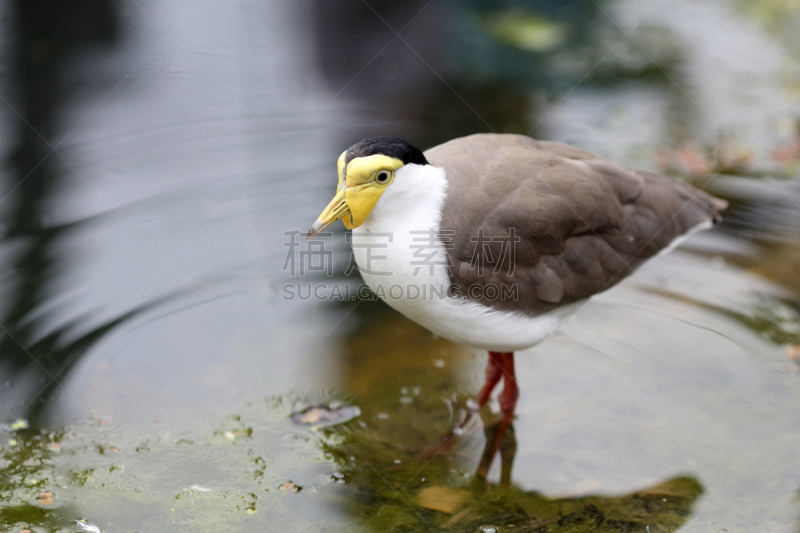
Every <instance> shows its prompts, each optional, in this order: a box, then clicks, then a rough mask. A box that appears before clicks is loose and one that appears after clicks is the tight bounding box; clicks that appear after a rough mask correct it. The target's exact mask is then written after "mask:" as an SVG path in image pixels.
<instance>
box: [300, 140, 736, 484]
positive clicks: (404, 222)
mask: <svg viewBox="0 0 800 533" xmlns="http://www.w3.org/2000/svg"><path fill="white" fill-rule="evenodd" d="M338 173H339V185H338V188H337V192H336V196H335V197H334V198H333V200H331V202H330V204H329V205H328V207H326V208H325V210H324V211H323V212H322V214H321V215H320V216H319V218H318V219H317V221H316V222H315V223H314V225H313V227H312V228H311V230H310V231H309V232H308V238H309V239H310V238H312V237H314V236H315V235H317V234H318V233H320V232H321V231H322V230H324V229H325V228H327V227H328V226H330V225H331V224H333V223H334V222H335V221H337V220H339V219H343V221H344V224H345V226H347V228H348V229H352V246H353V254H354V256H355V260H356V263H357V264H358V267H359V270H360V272H361V275H362V277H363V278H364V281H365V282H366V283H367V284H368V285H369V287H370V288H371V289H372V291H373V292H375V293H376V294H377V295H378V296H379V297H380V298H381V299H383V300H384V301H385V302H386V303H388V304H389V305H390V306H391V307H393V308H394V309H396V310H397V311H399V312H400V313H402V314H403V315H405V316H406V317H408V318H409V319H411V320H413V321H415V322H417V323H419V324H421V325H422V326H424V327H425V328H427V329H429V330H430V331H432V332H433V333H435V334H436V335H439V336H441V337H444V338H446V339H450V340H452V341H454V342H457V343H460V344H463V345H466V346H471V347H473V348H478V349H482V350H487V351H488V352H489V362H488V365H487V367H486V381H485V384H484V386H483V389H482V390H481V392H480V394H479V396H478V398H477V402H476V404H477V405H476V406H475V407H476V408H480V407H482V406H483V405H484V404H485V403H486V402H487V400H488V399H489V396H490V394H491V392H492V390H493V389H494V387H495V385H497V383H498V382H499V381H500V379H501V378H503V379H504V386H503V390H502V392H501V393H500V395H499V397H498V400H499V403H500V409H501V414H500V420H499V422H498V424H497V428H496V431H495V432H494V436H493V437H492V438H491V442H489V443H487V450H488V457H489V463H486V464H482V465H481V467H480V468H479V473H483V474H485V472H486V471H487V470H488V468H489V465H490V463H491V457H492V456H493V455H494V452H495V451H496V450H497V448H498V447H499V446H500V442H501V440H502V438H503V434H504V433H505V431H506V429H507V428H508V426H509V425H510V424H511V421H512V418H513V415H514V408H515V405H516V402H517V397H518V396H519V390H518V388H517V383H516V378H515V375H514V359H513V357H514V352H515V351H518V350H522V349H525V348H529V347H531V346H535V345H536V344H538V343H540V342H541V341H542V340H544V339H546V338H547V337H548V336H549V335H551V334H552V333H553V332H554V331H555V330H556V329H557V328H558V326H559V324H560V323H561V322H562V321H563V320H564V318H566V317H567V316H568V315H569V314H571V313H572V312H574V311H575V309H576V306H577V305H579V304H580V302H583V301H585V300H586V299H588V298H590V297H591V296H593V295H595V294H598V293H600V292H602V291H604V290H606V289H609V288H610V287H612V286H613V285H615V284H616V283H618V282H619V281H621V280H622V279H623V278H625V277H626V276H628V275H629V274H631V273H632V272H633V271H634V269H636V267H638V266H639V265H641V264H642V263H643V262H644V261H645V260H647V259H649V258H651V257H653V256H655V255H657V254H659V253H660V252H664V251H666V250H668V249H670V247H671V246H673V245H674V244H675V243H676V241H678V240H679V239H680V238H681V237H685V236H687V235H688V234H690V233H692V232H693V231H697V230H700V229H704V228H708V227H710V226H711V225H712V224H714V223H715V222H718V221H719V220H720V216H719V214H718V212H719V211H721V210H723V209H724V208H725V207H726V205H727V204H726V202H724V201H723V200H720V199H717V198H714V197H712V196H710V195H708V194H706V193H704V192H703V191H700V190H698V189H695V188H694V187H692V186H690V185H688V184H686V183H683V182H681V181H677V180H674V179H671V178H667V177H664V176H660V175H657V174H653V173H650V172H645V171H641V170H634V169H631V168H628V167H625V166H623V165H620V164H617V163H614V162H612V161H609V160H607V159H603V158H602V157H599V156H597V155H594V154H592V153H589V152H586V151H584V150H580V149H578V148H573V147H571V146H567V145H564V144H559V143H555V142H544V141H536V140H534V139H532V138H530V137H526V136H522V135H503V134H476V135H470V136H468V137H462V138H458V139H454V140H452V141H449V142H446V143H444V144H441V145H439V146H436V147H434V148H431V149H429V150H427V151H425V152H422V151H420V150H419V149H417V148H415V147H414V146H412V145H410V144H409V143H407V142H405V141H403V140H401V139H397V138H392V137H375V138H370V139H365V140H363V141H361V142H359V143H357V144H354V145H353V146H351V147H350V148H348V149H347V150H346V151H345V152H344V153H342V155H341V156H340V157H339V161H338ZM473 412H474V411H473ZM468 416H469V415H468ZM485 456H486V455H485Z"/></svg>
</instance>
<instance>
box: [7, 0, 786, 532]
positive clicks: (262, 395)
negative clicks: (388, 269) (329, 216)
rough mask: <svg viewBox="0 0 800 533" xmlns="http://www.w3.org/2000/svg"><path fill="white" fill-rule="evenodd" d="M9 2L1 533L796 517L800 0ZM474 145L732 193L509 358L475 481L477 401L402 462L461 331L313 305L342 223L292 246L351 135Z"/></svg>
mask: <svg viewBox="0 0 800 533" xmlns="http://www.w3.org/2000/svg"><path fill="white" fill-rule="evenodd" d="M0 22H1V24H0V291H2V298H0V413H2V414H1V415H0V424H2V427H3V432H2V433H1V434H0V529H3V530H4V531H14V532H19V531H23V530H26V529H27V530H31V531H37V532H38V531H48V532H49V531H79V530H81V528H84V527H89V526H88V525H86V526H82V525H81V524H77V523H76V522H75V521H76V520H85V521H86V522H87V523H88V524H93V525H95V526H96V527H99V528H100V529H101V530H103V531H131V532H133V531H140V532H143V531H187V530H192V531H209V532H210V531H218V530H222V529H224V530H227V531H254V530H257V531H261V530H264V531H267V530H275V531H277V530H291V531H310V532H317V531H382V532H383V531H439V530H446V531H470V532H477V531H484V532H486V533H492V532H497V531H551V532H560V531H588V530H593V529H594V530H601V531H644V530H645V528H648V529H647V531H650V532H653V533H655V532H658V531H674V530H676V529H678V528H682V530H685V531H797V529H798V527H800V504H798V500H797V498H798V496H797V495H798V489H800V458H799V457H798V456H797V455H798V454H797V450H798V449H800V377H798V360H799V359H800V321H798V316H800V297H799V296H798V293H799V292H800V233H799V231H800V181H798V172H800V164H799V162H800V55H798V50H800V42H799V41H798V35H800V31H798V30H800V4H798V3H797V2H796V1H794V0H738V1H737V0H699V1H698V0H693V1H688V0H685V1H684V0H640V1H636V2H634V1H631V0H567V1H554V0H553V1H549V0H420V1H417V0H410V1H407V2H402V3H401V2H390V1H388V0H294V1H291V2H289V1H276V0H266V1H264V2H248V1H231V2H222V1H220V0H180V1H173V2H158V1H155V0H58V1H56V0H39V1H36V2H33V1H22V0H19V1H10V0H6V1H5V2H2V3H0ZM477 132H500V133H502V132H505V133H521V134H527V135H531V136H533V137H535V138H538V139H543V140H553V141H560V142H566V143H569V144H573V145H575V146H579V147H581V148H584V149H586V150H589V151H592V152H595V153H598V154H600V155H602V156H604V157H608V158H610V159H613V160H615V161H618V162H621V163H624V164H627V165H630V166H634V167H637V168H643V169H647V170H652V171H657V172H661V173H666V174H669V175H673V176H675V177H677V178H678V179H683V180H687V181H689V182H691V183H693V184H694V185H695V186H698V187H703V188H704V189H705V190H707V191H709V192H711V193H713V194H715V195H717V196H720V197H722V198H725V199H727V200H728V201H729V202H730V203H731V208H730V209H729V210H728V212H727V213H725V221H724V223H723V224H722V225H721V226H720V227H718V228H715V229H714V230H713V231H709V232H705V233H703V234H699V235H697V236H695V237H693V238H692V239H690V240H689V241H688V242H687V243H686V244H685V245H684V246H683V247H682V248H681V249H679V250H678V251H676V252H674V253H672V254H670V255H669V256H666V257H664V258H659V260H658V261H654V262H651V263H648V264H647V265H645V267H643V268H642V269H641V270H640V271H639V272H638V273H637V274H636V275H634V276H633V277H631V278H630V279H628V280H626V281H625V282H623V283H622V284H621V285H619V286H617V287H615V288H614V289H612V290H611V291H608V292H606V293H604V294H602V295H600V296H599V297H597V298H594V299H592V300H591V301H590V302H589V304H588V305H586V306H584V307H582V308H581V309H580V311H578V312H577V313H576V315H575V316H573V317H572V318H571V319H570V321H569V323H568V324H567V326H566V327H565V328H563V330H562V331H561V332H560V333H558V334H557V335H556V336H554V337H553V338H552V339H550V340H549V341H547V342H546V343H544V344H542V345H540V346H538V347H536V348H534V349H532V350H529V351H526V352H521V353H520V354H519V355H518V358H517V361H518V362H517V365H518V370H517V372H518V376H519V379H520V383H521V388H522V389H523V392H522V395H521V397H520V402H519V406H518V409H517V419H516V421H515V424H514V438H515V442H513V443H510V444H509V445H508V446H506V447H505V448H504V453H503V461H502V464H501V461H499V460H498V461H495V463H496V464H495V468H494V469H493V470H492V471H491V472H490V476H489V485H488V486H485V485H481V486H476V484H475V482H474V480H473V479H472V474H473V473H474V470H475V467H476V465H477V463H478V460H479V459H480V455H481V450H482V448H483V443H484V440H485V437H484V432H483V427H489V426H490V425H491V423H492V421H493V416H494V415H493V410H494V412H496V411H497V407H496V406H495V405H490V406H489V407H488V408H486V409H485V410H484V412H482V413H481V414H482V420H477V421H476V423H475V424H473V425H472V426H471V427H470V428H469V431H468V432H467V434H466V435H464V436H463V437H462V438H461V439H460V442H459V445H458V446H457V450H456V453H455V454H454V455H453V456H452V457H449V458H448V457H436V458H434V459H432V460H427V459H424V460H423V459H419V458H417V456H416V455H415V453H414V452H413V451H409V450H413V449H414V448H415V447H419V446H422V445H424V444H429V443H431V442H433V441H435V440H436V438H437V437H438V436H440V435H441V434H442V433H444V432H445V431H446V430H447V429H448V428H449V427H450V426H451V425H452V423H453V420H454V419H455V418H457V417H458V416H459V413H461V412H463V409H464V408H465V405H466V400H467V399H468V398H469V397H470V396H471V395H474V394H475V393H476V392H477V391H478V389H479V388H480V385H481V383H482V378H483V371H482V369H483V366H484V365H485V360H486V354H485V353H481V352H477V351H473V350H470V349H467V348H464V347H460V346H457V345H453V344H451V343H448V342H446V341H444V340H442V339H438V338H435V337H433V336H432V335H431V334H430V333H428V332H426V331H425V330H424V329H422V328H420V327H418V326H416V325H415V324H413V323H411V322H408V321H407V320H405V319H404V318H403V317H402V316H400V315H398V314H397V313H395V312H393V311H391V310H390V309H389V308H388V307H386V306H385V305H383V304H382V303H380V302H371V301H365V300H363V299H358V298H353V299H349V298H340V297H337V296H336V295H335V294H332V291H334V290H336V291H339V290H345V289H346V288H353V287H355V286H357V285H358V283H359V277H358V275H357V274H353V273H350V274H349V275H346V274H345V273H346V271H347V270H348V265H349V262H350V251H349V245H347V244H346V243H345V234H344V229H343V228H341V227H340V226H341V225H339V226H337V229H336V230H335V231H334V233H333V235H332V236H331V237H329V238H327V239H325V240H324V241H315V242H318V244H316V246H318V247H322V248H314V249H312V248H309V245H308V244H307V243H306V242H305V239H303V238H302V236H303V235H304V234H305V232H306V231H307V229H308V227H309V226H310V224H311V223H313V221H314V220H315V219H316V217H317V215H318V214H319V212H320V211H321V210H322V209H323V208H324V206H325V205H327V202H328V201H329V200H330V198H331V196H332V194H333V191H334V189H335V186H336V171H335V165H336V159H337V158H338V156H339V154H340V153H341V152H342V151H343V150H345V149H346V148H347V147H348V146H350V145H351V144H353V143H354V142H357V141H358V140H360V139H362V138H364V137H370V136H377V135H392V136H398V137H402V138H404V139H406V140H407V141H409V142H411V143H412V144H414V145H416V146H418V147H420V148H423V149H425V148H429V147H431V146H434V145H436V144H438V143H441V142H444V141H446V140H449V139H451V138H453V137H458V136H462V135H467V134H470V133H477ZM298 235H299V236H300V237H301V238H298ZM312 256H314V257H316V258H317V259H318V260H320V261H322V263H313V264H312V263H309V262H307V261H308V260H309V259H310V258H311V257H312ZM312 286H323V287H324V288H325V291H324V293H323V294H322V296H323V297H317V296H314V295H309V292H308V290H309V287H312ZM309 406H316V407H317V409H316V410H312V411H307V410H305V409H306V408H307V407H309ZM304 410H305V411H304ZM298 413H299V416H295V417H294V420H293V419H292V414H295V415H298ZM76 528H77V529H76Z"/></svg>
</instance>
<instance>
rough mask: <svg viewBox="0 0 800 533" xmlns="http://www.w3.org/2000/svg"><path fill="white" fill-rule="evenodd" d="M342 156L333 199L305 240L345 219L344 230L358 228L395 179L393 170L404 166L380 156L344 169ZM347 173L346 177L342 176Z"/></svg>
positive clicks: (369, 157)
mask: <svg viewBox="0 0 800 533" xmlns="http://www.w3.org/2000/svg"><path fill="white" fill-rule="evenodd" d="M345 153H346V152H343V153H342V155H341V156H340V157H339V163H338V170H339V187H338V188H337V189H336V196H334V197H333V200H331V202H330V203H329V204H328V207H326V208H325V210H324V211H322V213H321V214H320V215H319V218H317V221H316V222H314V225H313V226H311V229H310V230H308V238H309V239H312V238H314V236H316V235H318V234H319V233H321V232H322V231H323V230H324V229H325V228H327V227H329V226H330V225H331V224H333V223H334V222H336V221H337V220H339V219H340V218H344V221H343V222H344V225H345V226H346V227H347V229H353V228H357V227H359V226H360V225H361V224H363V223H364V221H365V220H366V219H367V217H368V216H369V214H370V213H371V212H372V209H373V208H374V207H375V204H376V203H377V202H378V198H380V196H381V194H383V191H384V190H385V189H386V187H387V186H388V185H389V184H390V183H391V182H392V181H393V180H394V171H395V170H397V169H398V168H400V167H401V166H403V162H402V161H401V160H400V159H396V158H394V157H388V156H385V155H382V154H373V155H370V156H367V157H359V158H356V159H353V160H352V161H350V163H349V164H348V165H347V169H345V168H344V157H345ZM345 172H346V174H347V175H346V176H345V175H344V174H345Z"/></svg>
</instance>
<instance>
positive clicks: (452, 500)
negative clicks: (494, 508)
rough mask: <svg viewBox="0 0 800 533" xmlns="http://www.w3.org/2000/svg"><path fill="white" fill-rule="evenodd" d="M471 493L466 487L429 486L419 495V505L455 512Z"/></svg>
mask: <svg viewBox="0 0 800 533" xmlns="http://www.w3.org/2000/svg"><path fill="white" fill-rule="evenodd" d="M471 494H472V493H471V492H470V491H468V490H465V489H454V488H451V487H440V486H433V487H428V488H425V489H422V491H421V492H420V493H419V495H417V505H419V506H420V507H424V508H425V509H431V510H433V511H439V512H440V513H447V514H453V513H455V512H456V511H457V510H458V509H459V508H460V507H461V506H462V504H463V503H464V502H465V501H466V500H467V498H469V497H470V496H471Z"/></svg>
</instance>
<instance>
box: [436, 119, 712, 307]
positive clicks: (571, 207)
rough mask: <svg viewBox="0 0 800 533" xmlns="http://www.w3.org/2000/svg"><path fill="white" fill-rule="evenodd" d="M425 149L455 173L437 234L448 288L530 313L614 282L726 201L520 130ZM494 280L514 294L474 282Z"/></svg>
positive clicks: (450, 173) (449, 174)
mask: <svg viewBox="0 0 800 533" xmlns="http://www.w3.org/2000/svg"><path fill="white" fill-rule="evenodd" d="M425 156H426V157H427V159H428V160H429V161H430V163H431V164H432V165H434V166H437V167H443V168H444V169H445V170H446V172H447V180H448V182H449V186H448V190H447V199H446V200H445V204H444V207H443V211H442V223H441V235H442V239H443V240H444V241H445V243H448V244H447V245H448V247H449V248H450V249H449V250H448V254H449V256H450V260H451V265H450V283H451V290H453V291H454V292H455V293H458V294H461V295H465V296H467V295H472V296H473V298H474V296H475V295H476V294H481V295H483V299H481V300H480V301H481V302H482V303H485V304H486V305H490V306H493V307H497V308H501V309H507V310H515V311H522V312H525V313H528V314H539V313H542V312H545V311H548V310H550V309H553V308H554V307H558V306H560V305H564V304H567V303H571V302H575V301H578V300H582V299H584V298H588V297H589V296H592V295H593V294H596V293H598V292H601V291H603V290H605V289H608V288H609V287H611V286H612V285H614V284H616V283H617V282H619V281H620V280H621V279H623V278H624V277H625V276H627V275H628V274H630V273H631V272H633V270H634V269H635V268H636V267H637V266H638V265H640V264H641V263H642V262H643V261H644V260H646V259H648V258H650V257H652V256H653V255H655V254H656V253H658V251H659V250H661V249H662V248H664V247H666V246H667V245H668V244H670V243H671V242H672V241H673V240H674V239H675V238H676V237H678V236H680V235H682V234H684V233H686V232H687V231H688V230H690V229H692V228H693V227H695V226H698V225H699V224H702V223H703V222H705V221H710V220H714V221H716V220H718V219H719V215H718V214H717V210H721V209H724V208H725V206H726V204H725V202H724V201H722V200H719V199H717V198H714V197H712V196H710V195H708V194H706V193H704V192H702V191H700V190H697V189H695V188H693V187H691V186H690V185H687V184H685V183H683V182H680V181H676V180H673V179H670V178H667V177H664V176H659V175H657V174H651V173H649V172H644V171H637V170H632V169H629V168H627V167H624V166H622V165H618V164H616V163H613V162H611V161H608V160H606V159H602V158H601V157H599V156H596V155H594V154H591V153H589V152H585V151H583V150H580V149H577V148H573V147H571V146H567V145H563V144H559V143H552V142H542V141H536V140H534V139H531V138H529V137H525V136H522V135H499V134H478V135H471V136H469V137H462V138H460V139H455V140H452V141H450V142H447V143H445V144H442V145H439V146H436V147H434V148H431V149H430V150H428V151H427V152H425ZM515 241H516V242H515ZM489 284H494V285H495V287H496V288H500V289H503V288H505V289H507V291H506V292H505V294H506V295H507V296H508V295H512V297H510V298H509V297H506V298H495V299H492V295H493V294H494V292H492V291H484V290H478V291H475V289H476V288H477V289H481V288H485V287H486V286H487V285H489ZM471 288H472V291H471V290H470V289H471ZM500 294H501V295H502V294H503V292H502V291H501V292H500Z"/></svg>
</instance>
